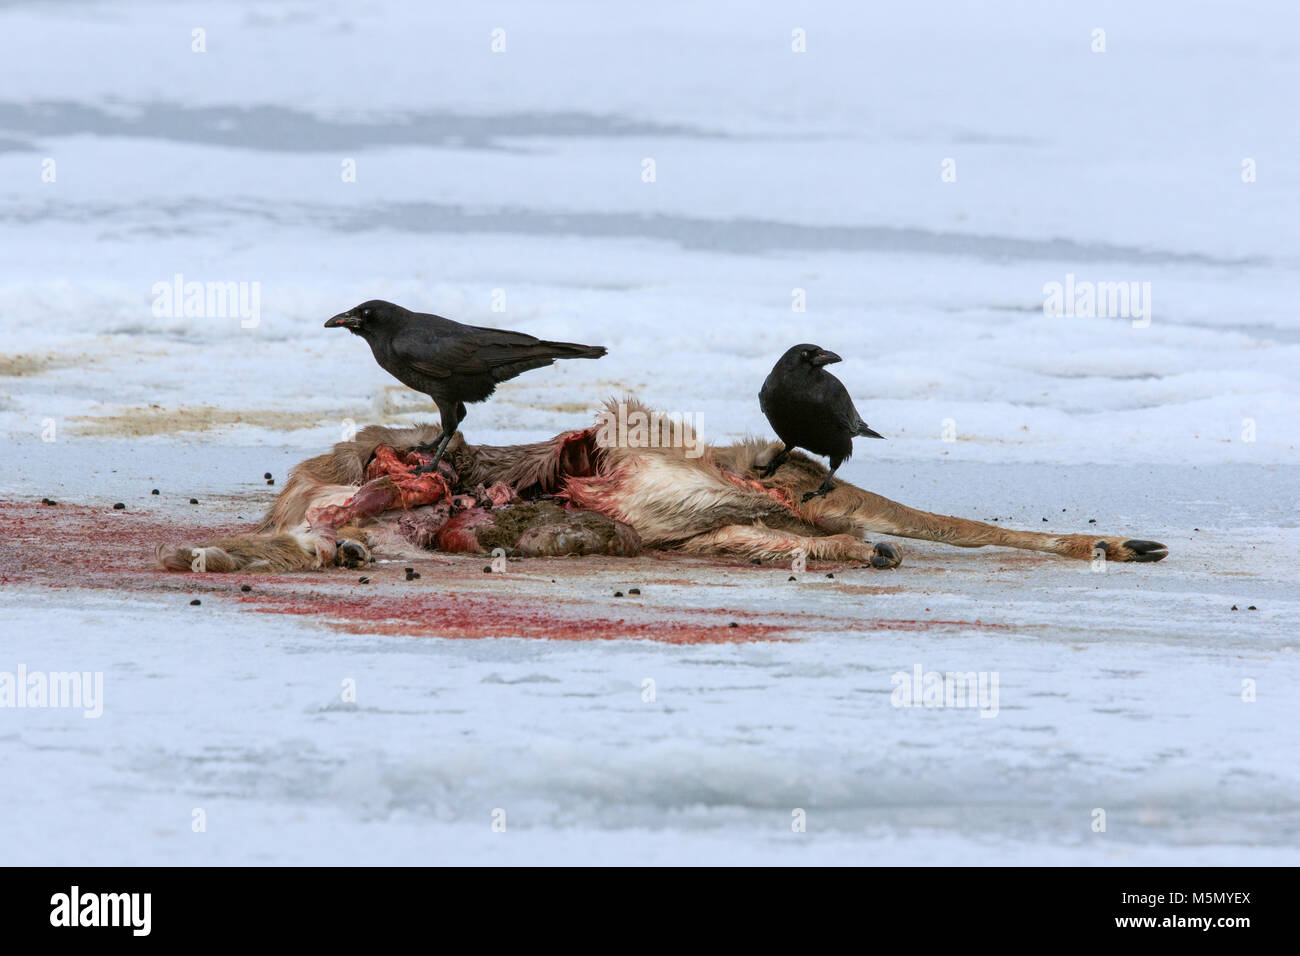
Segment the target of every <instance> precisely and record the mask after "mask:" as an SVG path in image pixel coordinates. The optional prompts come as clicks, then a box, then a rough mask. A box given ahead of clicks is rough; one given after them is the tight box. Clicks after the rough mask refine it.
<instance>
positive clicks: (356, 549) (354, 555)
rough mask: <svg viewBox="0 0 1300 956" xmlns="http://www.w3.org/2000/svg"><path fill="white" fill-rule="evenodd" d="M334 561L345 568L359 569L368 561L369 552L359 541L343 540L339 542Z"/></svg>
mask: <svg viewBox="0 0 1300 956" xmlns="http://www.w3.org/2000/svg"><path fill="white" fill-rule="evenodd" d="M334 560H335V561H336V562H337V563H338V564H340V565H342V566H343V567H345V568H359V567H361V566H362V565H363V564H365V563H366V562H368V561H369V560H370V552H369V551H367V550H366V546H365V545H363V544H362V543H361V542H360V541H353V540H352V539H351V538H344V539H343V540H342V541H340V542H339V550H338V554H337V555H336V556H335V558H334Z"/></svg>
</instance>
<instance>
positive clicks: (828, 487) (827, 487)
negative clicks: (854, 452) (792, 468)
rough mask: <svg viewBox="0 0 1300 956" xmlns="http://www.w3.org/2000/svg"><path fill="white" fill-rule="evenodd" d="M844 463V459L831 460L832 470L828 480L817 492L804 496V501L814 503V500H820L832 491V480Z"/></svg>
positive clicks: (827, 477)
mask: <svg viewBox="0 0 1300 956" xmlns="http://www.w3.org/2000/svg"><path fill="white" fill-rule="evenodd" d="M842 461H844V459H843V458H832V459H831V470H830V471H828V472H827V473H826V480H825V481H823V482H822V484H821V487H820V488H818V489H817V490H816V491H810V492H808V493H807V494H806V495H804V496H803V500H804V501H812V499H814V498H820V497H822V496H823V495H824V494H826V493H827V492H828V491H830V490H831V479H832V478H834V477H835V472H836V470H837V469H838V468H839V467H840V462H842Z"/></svg>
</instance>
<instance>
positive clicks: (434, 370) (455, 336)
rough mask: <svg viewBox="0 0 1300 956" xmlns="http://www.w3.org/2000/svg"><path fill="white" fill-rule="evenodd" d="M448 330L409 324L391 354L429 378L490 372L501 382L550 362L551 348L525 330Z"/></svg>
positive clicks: (395, 338) (465, 327)
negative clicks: (410, 325)
mask: <svg viewBox="0 0 1300 956" xmlns="http://www.w3.org/2000/svg"><path fill="white" fill-rule="evenodd" d="M460 328H461V329H463V331H460V330H456V331H455V332H447V331H443V330H440V329H432V328H420V327H418V326H412V327H409V328H406V329H403V330H402V331H401V332H399V333H398V334H397V335H396V336H394V337H393V340H392V344H391V346H390V347H391V349H392V351H393V354H394V355H395V356H396V357H397V358H398V359H399V360H400V361H401V362H402V363H404V364H405V365H406V366H408V367H409V368H410V369H411V370H412V371H415V372H417V373H419V374H421V375H427V376H429V377H430V378H436V379H447V378H451V377H452V376H460V375H463V376H480V375H490V376H491V377H492V378H493V379H494V380H495V381H498V382H504V381H505V380H506V379H508V378H513V377H514V376H515V375H518V374H519V373H520V372H523V371H527V370H528V369H530V368H538V367H539V366H542V365H547V364H549V363H550V362H551V361H552V360H553V359H554V358H555V357H556V353H555V351H554V350H553V349H551V348H548V347H547V343H544V342H542V341H541V340H540V339H538V338H536V337H535V336H532V335H528V334H527V333H525V332H509V331H506V330H504V329H488V328H480V327H477V326H461V327H460Z"/></svg>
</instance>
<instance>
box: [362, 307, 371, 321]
mask: <svg viewBox="0 0 1300 956" xmlns="http://www.w3.org/2000/svg"><path fill="white" fill-rule="evenodd" d="M361 317H362V318H363V319H368V318H370V310H369V309H362V310H361Z"/></svg>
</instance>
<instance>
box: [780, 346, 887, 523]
mask: <svg viewBox="0 0 1300 956" xmlns="http://www.w3.org/2000/svg"><path fill="white" fill-rule="evenodd" d="M840 361H843V360H842V359H841V358H840V357H839V356H838V355H836V354H835V353H834V352H828V351H826V350H825V349H824V348H822V347H821V346H819V345H796V346H794V347H793V348H791V349H790V350H788V351H787V352H786V353H785V354H784V355H782V356H781V358H780V360H779V361H778V362H777V363H776V366H775V367H774V368H773V369H772V373H771V374H770V375H768V377H767V380H766V381H765V382H763V389H762V391H760V392H759V393H758V404H759V407H760V408H762V409H763V414H764V415H766V416H767V420H768V422H769V423H770V424H771V426H772V429H773V431H775V432H776V437H777V438H779V439H781V441H782V442H784V443H785V447H784V448H782V449H781V452H780V454H778V455H777V456H776V457H775V458H773V459H772V460H771V461H770V462H769V463H768V464H767V467H766V468H764V469H762V471H761V474H762V476H763V477H764V478H767V477H769V476H771V475H772V474H773V473H774V472H775V471H776V470H777V468H779V467H781V463H782V462H783V461H785V458H786V456H787V455H789V454H790V450H791V449H792V448H803V449H806V450H807V451H810V452H812V453H813V454H814V455H825V456H827V457H828V458H830V460H831V470H830V473H829V474H827V476H826V480H825V481H823V482H822V484H821V487H820V488H818V489H817V490H816V491H810V492H808V493H807V494H806V495H804V496H803V500H804V501H807V500H809V499H810V498H816V497H818V496H819V495H824V494H826V492H828V491H830V490H831V479H832V478H834V477H835V469H837V468H839V467H840V463H841V462H843V461H844V459H845V458H849V457H851V456H852V455H853V438H854V436H855V435H861V436H862V437H864V438H884V437H885V436H884V435H878V434H876V433H875V432H873V431H872V430H871V429H870V428H868V427H867V423H866V422H864V421H863V420H862V416H861V415H859V414H858V410H857V409H856V408H854V407H853V399H852V398H850V397H849V391H848V389H846V388H845V387H844V383H843V382H841V381H840V380H839V379H838V378H836V377H835V376H834V375H832V374H831V373H830V372H828V371H826V366H827V365H833V364H834V363H836V362H840Z"/></svg>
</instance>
